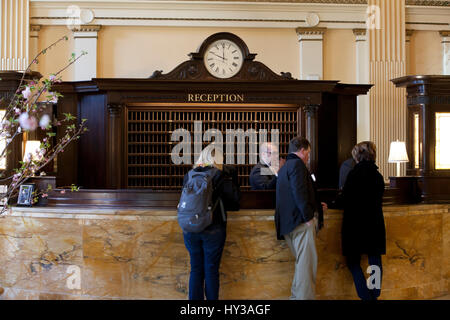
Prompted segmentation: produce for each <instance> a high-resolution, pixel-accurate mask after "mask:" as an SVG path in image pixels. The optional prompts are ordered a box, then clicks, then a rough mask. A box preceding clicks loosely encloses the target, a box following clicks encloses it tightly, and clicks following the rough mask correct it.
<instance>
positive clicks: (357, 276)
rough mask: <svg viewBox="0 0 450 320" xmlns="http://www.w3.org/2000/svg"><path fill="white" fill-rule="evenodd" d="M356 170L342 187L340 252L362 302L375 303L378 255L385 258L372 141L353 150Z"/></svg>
mask: <svg viewBox="0 0 450 320" xmlns="http://www.w3.org/2000/svg"><path fill="white" fill-rule="evenodd" d="M352 156H353V159H354V160H355V161H356V165H355V167H354V168H353V169H352V170H351V171H350V173H349V174H348V177H347V180H346V182H345V185H344V190H343V197H344V217H343V222H342V251H343V255H344V256H345V257H346V262H347V266H348V268H349V269H350V272H351V273H352V276H353V280H354V282H355V287H356V291H357V293H358V296H359V297H360V298H361V299H362V300H376V298H377V297H379V295H380V293H381V277H382V265H381V255H383V254H386V230H385V226H384V217H383V209H382V202H383V193H384V179H383V176H382V175H381V174H380V173H379V172H378V167H377V166H376V164H375V159H376V147H375V144H374V143H373V142H371V141H364V142H361V143H359V144H357V145H356V146H355V147H354V148H353V150H352ZM363 254H366V255H368V259H369V265H370V267H371V273H372V272H373V273H372V274H371V276H370V281H369V287H368V285H367V284H366V280H365V277H364V273H363V271H362V269H361V266H360V261H361V255H363Z"/></svg>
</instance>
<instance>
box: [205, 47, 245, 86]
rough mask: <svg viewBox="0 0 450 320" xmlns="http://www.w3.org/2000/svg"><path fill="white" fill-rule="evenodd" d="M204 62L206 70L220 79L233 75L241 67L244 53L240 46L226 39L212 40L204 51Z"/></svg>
mask: <svg viewBox="0 0 450 320" xmlns="http://www.w3.org/2000/svg"><path fill="white" fill-rule="evenodd" d="M203 59H204V64H205V67H206V70H208V72H209V73H210V74H211V75H212V76H214V77H216V78H220V79H227V78H231V77H233V76H235V75H236V74H237V73H238V72H239V71H240V70H241V68H242V65H243V63H244V55H243V52H242V49H241V48H240V46H238V45H237V44H236V43H235V42H233V41H231V40H228V39H219V40H216V41H214V42H212V43H211V44H210V45H209V46H208V48H207V49H206V51H205V55H204V58H203Z"/></svg>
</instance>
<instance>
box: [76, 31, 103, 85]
mask: <svg viewBox="0 0 450 320" xmlns="http://www.w3.org/2000/svg"><path fill="white" fill-rule="evenodd" d="M100 28H101V26H99V25H82V26H75V27H74V28H73V29H72V31H73V38H74V43H75V45H74V49H75V50H74V51H75V54H76V55H77V56H78V55H80V54H81V52H83V51H86V52H87V55H85V56H83V57H82V58H81V59H80V61H79V63H75V65H74V66H73V67H74V79H73V80H74V81H83V80H91V79H92V78H95V77H97V39H98V31H100Z"/></svg>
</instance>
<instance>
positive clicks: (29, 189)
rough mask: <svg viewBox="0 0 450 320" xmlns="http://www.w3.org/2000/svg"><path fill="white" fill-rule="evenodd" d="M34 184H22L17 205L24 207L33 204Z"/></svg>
mask: <svg viewBox="0 0 450 320" xmlns="http://www.w3.org/2000/svg"><path fill="white" fill-rule="evenodd" d="M34 189H35V185H34V184H22V185H21V186H20V189H19V196H18V198H17V205H18V206H23V207H31V206H32V205H33V192H34Z"/></svg>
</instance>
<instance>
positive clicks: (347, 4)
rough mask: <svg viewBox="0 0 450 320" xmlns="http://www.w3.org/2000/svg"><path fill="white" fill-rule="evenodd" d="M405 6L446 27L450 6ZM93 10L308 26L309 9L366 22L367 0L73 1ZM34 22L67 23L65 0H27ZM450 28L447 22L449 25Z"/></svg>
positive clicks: (100, 15)
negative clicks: (28, 0) (29, 0)
mask: <svg viewBox="0 0 450 320" xmlns="http://www.w3.org/2000/svg"><path fill="white" fill-rule="evenodd" d="M436 3H437V2H434V5H431V6H427V7H423V6H415V5H409V6H408V7H407V8H406V14H407V19H406V21H407V22H408V23H411V24H412V26H411V27H412V28H414V29H416V30H442V29H445V28H446V27H449V24H448V16H449V15H450V6H446V7H442V6H441V7H436V6H435V4H436ZM71 4H72V5H76V6H78V7H79V8H80V10H81V11H83V10H92V11H93V12H95V16H94V17H93V20H92V23H93V24H97V25H110V26H176V27H187V26H189V27H251V28H294V29H295V28H297V27H307V26H308V25H307V20H308V15H309V14H311V13H314V14H316V15H317V16H319V17H320V21H319V24H318V26H319V27H326V28H335V29H355V28H365V27H366V24H365V21H366V9H367V1H296V0H289V1H284V0H278V1H274V0H272V1H270V0H268V1H130V2H128V1H113V0H105V1H101V2H100V1H71ZM30 12H31V14H30V16H31V21H32V22H33V23H34V24H43V25H66V24H67V23H68V21H69V19H71V18H70V17H68V14H67V2H66V1H57V0H54V1H52V0H31V2H30ZM449 29H450V27H449Z"/></svg>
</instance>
